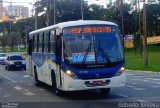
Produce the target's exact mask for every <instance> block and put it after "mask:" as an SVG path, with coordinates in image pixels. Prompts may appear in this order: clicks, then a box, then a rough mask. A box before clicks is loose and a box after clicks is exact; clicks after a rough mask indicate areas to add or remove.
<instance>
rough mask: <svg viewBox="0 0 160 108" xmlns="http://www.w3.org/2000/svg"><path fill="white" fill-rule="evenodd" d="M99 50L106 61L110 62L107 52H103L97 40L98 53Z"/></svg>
mask: <svg viewBox="0 0 160 108" xmlns="http://www.w3.org/2000/svg"><path fill="white" fill-rule="evenodd" d="M99 51H100V52H102V54H103V55H104V58H105V60H106V62H108V63H111V60H110V58H109V56H108V54H107V53H105V52H104V49H103V48H101V47H100V41H98V53H99Z"/></svg>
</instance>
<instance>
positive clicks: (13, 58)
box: [10, 56, 23, 60]
mask: <svg viewBox="0 0 160 108" xmlns="http://www.w3.org/2000/svg"><path fill="white" fill-rule="evenodd" d="M10 60H23V58H22V57H21V56H10Z"/></svg>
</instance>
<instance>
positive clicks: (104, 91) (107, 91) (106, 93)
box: [100, 88, 110, 96]
mask: <svg viewBox="0 0 160 108" xmlns="http://www.w3.org/2000/svg"><path fill="white" fill-rule="evenodd" d="M100 93H101V95H102V96H107V95H109V93H110V88H105V89H100Z"/></svg>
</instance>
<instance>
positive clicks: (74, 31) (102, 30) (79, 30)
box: [69, 27, 112, 34]
mask: <svg viewBox="0 0 160 108" xmlns="http://www.w3.org/2000/svg"><path fill="white" fill-rule="evenodd" d="M69 32H70V33H71V34H80V33H85V34H86V33H105V32H112V27H84V28H80V27H75V28H70V30H69Z"/></svg>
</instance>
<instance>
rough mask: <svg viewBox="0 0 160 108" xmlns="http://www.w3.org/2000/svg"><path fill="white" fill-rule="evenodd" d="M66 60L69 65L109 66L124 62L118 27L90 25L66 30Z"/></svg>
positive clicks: (64, 33)
mask: <svg viewBox="0 0 160 108" xmlns="http://www.w3.org/2000/svg"><path fill="white" fill-rule="evenodd" d="M63 35H64V59H65V61H66V62H68V63H69V64H103V63H105V64H109V63H114V62H118V61H122V60H123V47H122V43H121V38H120V34H119V30H118V27H116V26H108V25H90V26H76V27H67V28H64V31H63Z"/></svg>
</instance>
